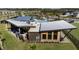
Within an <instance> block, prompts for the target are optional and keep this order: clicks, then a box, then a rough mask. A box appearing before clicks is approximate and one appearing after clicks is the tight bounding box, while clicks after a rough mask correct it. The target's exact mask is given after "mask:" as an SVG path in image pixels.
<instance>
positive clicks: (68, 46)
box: [0, 24, 76, 50]
mask: <svg viewBox="0 0 79 59" xmlns="http://www.w3.org/2000/svg"><path fill="white" fill-rule="evenodd" d="M5 29H6V28H5V25H4V24H0V32H1V33H2V35H3V37H4V38H5V39H6V40H5V41H4V49H5V50H30V49H32V48H31V46H32V45H33V44H35V43H26V42H23V41H21V40H19V39H17V38H16V37H14V36H13V35H11V34H10V33H9V32H8V31H7V30H5ZM35 46H36V47H35V49H37V50H76V48H75V46H74V45H73V44H72V43H36V44H35Z"/></svg>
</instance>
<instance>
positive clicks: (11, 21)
mask: <svg viewBox="0 0 79 59" xmlns="http://www.w3.org/2000/svg"><path fill="white" fill-rule="evenodd" d="M6 21H7V22H9V23H11V24H12V25H15V26H17V27H26V26H27V27H28V26H32V25H30V24H28V23H27V22H22V21H16V20H12V19H10V20H6Z"/></svg>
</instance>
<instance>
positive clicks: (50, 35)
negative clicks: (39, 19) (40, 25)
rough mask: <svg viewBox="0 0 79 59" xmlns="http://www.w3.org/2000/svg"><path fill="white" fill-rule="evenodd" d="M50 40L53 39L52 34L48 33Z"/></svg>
mask: <svg viewBox="0 0 79 59" xmlns="http://www.w3.org/2000/svg"><path fill="white" fill-rule="evenodd" d="M48 39H49V40H50V39H52V32H48Z"/></svg>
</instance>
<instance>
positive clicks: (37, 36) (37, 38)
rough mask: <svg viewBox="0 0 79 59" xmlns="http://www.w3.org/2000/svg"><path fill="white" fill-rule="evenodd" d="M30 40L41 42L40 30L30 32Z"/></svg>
mask: <svg viewBox="0 0 79 59" xmlns="http://www.w3.org/2000/svg"><path fill="white" fill-rule="evenodd" d="M28 38H29V39H28V40H29V41H30V42H40V39H41V38H40V33H39V32H29V33H28Z"/></svg>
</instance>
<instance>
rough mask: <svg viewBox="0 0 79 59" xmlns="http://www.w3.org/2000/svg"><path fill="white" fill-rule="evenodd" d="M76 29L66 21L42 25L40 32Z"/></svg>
mask: <svg viewBox="0 0 79 59" xmlns="http://www.w3.org/2000/svg"><path fill="white" fill-rule="evenodd" d="M75 28H76V27H75V26H73V25H72V24H70V23H68V22H66V21H63V20H61V21H53V22H45V23H41V25H40V31H55V30H69V29H75Z"/></svg>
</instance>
